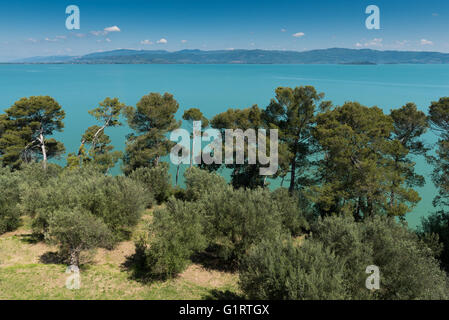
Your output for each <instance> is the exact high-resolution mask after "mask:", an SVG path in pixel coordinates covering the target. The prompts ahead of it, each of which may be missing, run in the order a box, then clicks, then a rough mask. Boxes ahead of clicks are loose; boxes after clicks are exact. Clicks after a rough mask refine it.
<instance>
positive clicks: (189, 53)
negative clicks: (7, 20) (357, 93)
mask: <svg viewBox="0 0 449 320" xmlns="http://www.w3.org/2000/svg"><path fill="white" fill-rule="evenodd" d="M14 63H80V64H91V63H127V64H139V63H148V64H173V63H178V64H239V63H240V64H397V63H401V64H442V63H444V64H445V63H449V54H448V53H440V52H418V51H378V50H371V49H361V50H356V49H340V48H333V49H323V50H312V51H304V52H297V51H267V50H216V51H201V50H182V51H176V52H168V51H162V50H157V51H148V50H114V51H108V52H98V53H93V54H88V55H85V56H81V57H67V56H64V57H35V58H28V59H22V60H20V61H14Z"/></svg>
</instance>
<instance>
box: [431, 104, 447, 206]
mask: <svg viewBox="0 0 449 320" xmlns="http://www.w3.org/2000/svg"><path fill="white" fill-rule="evenodd" d="M429 121H430V124H431V127H432V129H433V130H434V131H436V132H437V133H438V135H439V138H440V139H439V140H438V144H437V147H438V148H437V150H436V156H435V157H431V158H430V160H431V163H432V164H433V165H434V171H433V173H432V180H433V182H434V184H435V186H436V187H437V188H438V195H437V196H436V197H435V199H434V201H433V204H434V206H447V205H448V204H449V180H448V177H449V97H445V98H441V99H440V100H439V101H434V102H432V105H431V106H430V108H429Z"/></svg>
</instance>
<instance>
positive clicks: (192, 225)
mask: <svg viewBox="0 0 449 320" xmlns="http://www.w3.org/2000/svg"><path fill="white" fill-rule="evenodd" d="M203 219H204V217H203V215H202V212H201V210H199V208H198V205H197V204H195V203H190V202H183V201H179V200H174V199H171V200H169V201H168V203H167V208H166V209H162V210H156V211H155V213H154V218H153V224H152V226H151V229H150V243H149V249H148V250H147V259H146V265H147V268H148V272H149V274H150V276H151V277H152V278H158V279H166V278H169V277H172V276H174V275H176V274H178V273H180V272H182V271H183V270H184V269H185V268H186V267H187V266H188V264H189V262H190V257H191V256H192V254H193V253H195V252H198V251H202V250H204V249H205V248H206V246H207V241H206V237H205V233H204V230H203V228H204V221H203Z"/></svg>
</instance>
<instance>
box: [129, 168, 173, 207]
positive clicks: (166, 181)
mask: <svg viewBox="0 0 449 320" xmlns="http://www.w3.org/2000/svg"><path fill="white" fill-rule="evenodd" d="M168 169H169V166H168V164H167V163H161V164H159V166H157V167H154V168H146V167H142V168H137V169H136V170H134V171H133V172H131V173H130V174H129V176H128V177H129V178H130V179H132V180H134V181H138V182H139V183H141V184H142V185H143V186H145V188H146V190H147V191H148V194H149V195H153V196H154V198H155V199H156V200H157V202H158V203H159V204H161V203H163V202H166V201H167V200H168V198H169V197H170V196H171V194H172V186H171V175H170V174H169V172H168ZM150 204H152V203H150Z"/></svg>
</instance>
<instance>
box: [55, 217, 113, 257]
mask: <svg viewBox="0 0 449 320" xmlns="http://www.w3.org/2000/svg"><path fill="white" fill-rule="evenodd" d="M46 236H47V237H48V240H50V241H51V242H54V243H57V244H58V245H59V246H60V249H61V251H63V252H64V251H67V252H68V253H69V254H70V265H74V266H79V264H80V253H81V251H83V250H89V249H94V248H97V247H104V248H108V247H110V246H111V245H112V243H113V236H112V233H111V231H110V230H109V229H108V227H107V225H106V224H105V223H104V222H103V221H102V220H101V219H99V218H98V217H95V216H93V215H92V214H90V213H88V212H86V211H84V210H79V209H60V210H56V211H54V212H52V213H51V214H50V216H49V220H48V233H47V235H46Z"/></svg>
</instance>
